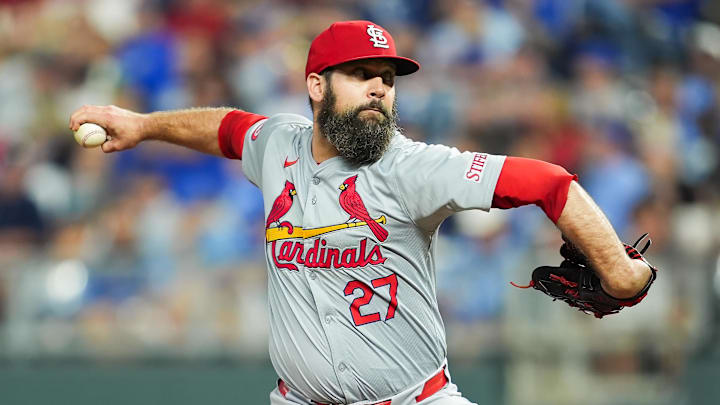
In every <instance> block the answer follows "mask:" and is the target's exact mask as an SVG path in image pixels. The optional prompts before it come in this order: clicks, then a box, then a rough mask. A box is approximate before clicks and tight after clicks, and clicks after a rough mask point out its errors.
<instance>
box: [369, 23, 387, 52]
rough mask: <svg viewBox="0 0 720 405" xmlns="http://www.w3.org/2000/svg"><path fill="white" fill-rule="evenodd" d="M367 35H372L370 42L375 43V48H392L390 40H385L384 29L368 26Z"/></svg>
mask: <svg viewBox="0 0 720 405" xmlns="http://www.w3.org/2000/svg"><path fill="white" fill-rule="evenodd" d="M367 33H368V35H370V42H372V43H373V46H374V47H375V48H386V49H387V48H390V45H388V40H387V38H385V35H384V34H383V30H382V29H380V28H378V27H376V26H374V25H373V24H368V28H367Z"/></svg>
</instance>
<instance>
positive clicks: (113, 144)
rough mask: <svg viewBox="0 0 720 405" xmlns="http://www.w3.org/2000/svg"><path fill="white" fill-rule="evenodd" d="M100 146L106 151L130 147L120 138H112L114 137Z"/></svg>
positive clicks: (116, 150) (110, 151)
mask: <svg viewBox="0 0 720 405" xmlns="http://www.w3.org/2000/svg"><path fill="white" fill-rule="evenodd" d="M100 147H101V148H102V151H103V152H105V153H112V152H119V151H121V150H125V149H128V147H127V146H125V145H123V144H122V142H121V141H120V140H119V139H112V138H110V139H108V140H107V141H105V143H103V144H102V145H100Z"/></svg>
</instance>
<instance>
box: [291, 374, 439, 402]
mask: <svg viewBox="0 0 720 405" xmlns="http://www.w3.org/2000/svg"><path fill="white" fill-rule="evenodd" d="M447 383H448V379H447V377H446V376H445V368H443V369H442V370H440V371H439V372H438V373H437V374H435V375H434V376H432V377H430V379H429V380H427V381H426V382H425V385H423V389H422V391H421V392H420V394H419V395H418V396H416V397H415V402H420V401H422V400H424V399H426V398H429V397H431V396H432V395H433V394H435V393H436V392H438V391H440V390H441V389H443V387H445V385H447ZM278 391H280V394H282V396H283V397H287V394H288V393H289V392H290V388H288V386H287V384H285V381H283V380H282V379H278ZM310 403H312V404H316V405H331V404H327V403H325V402H317V401H312V400H310ZM391 404H392V400H385V401H380V402H375V403H372V404H370V405H391Z"/></svg>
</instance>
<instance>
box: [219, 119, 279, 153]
mask: <svg viewBox="0 0 720 405" xmlns="http://www.w3.org/2000/svg"><path fill="white" fill-rule="evenodd" d="M266 118H267V117H266V116H264V115H259V114H253V113H249V112H246V111H240V110H235V111H230V112H229V113H227V114H226V115H225V117H223V119H222V122H220V128H218V144H219V145H220V151H222V154H223V155H225V157H227V158H229V159H242V151H243V145H244V143H245V134H246V133H247V131H248V129H250V127H251V126H253V124H255V123H256V122H258V121H260V120H263V119H266Z"/></svg>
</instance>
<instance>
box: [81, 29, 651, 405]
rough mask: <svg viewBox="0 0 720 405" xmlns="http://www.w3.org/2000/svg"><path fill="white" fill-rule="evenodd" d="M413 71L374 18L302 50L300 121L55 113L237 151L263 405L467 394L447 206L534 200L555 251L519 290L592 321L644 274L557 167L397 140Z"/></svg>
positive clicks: (236, 114)
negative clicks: (266, 385)
mask: <svg viewBox="0 0 720 405" xmlns="http://www.w3.org/2000/svg"><path fill="white" fill-rule="evenodd" d="M419 68H420V65H419V64H418V63H417V62H415V61H414V60H412V59H409V58H405V57H401V56H398V55H397V54H396V50H395V43H394V41H393V38H392V36H391V35H390V34H389V33H388V32H387V31H386V30H385V29H384V28H382V27H381V26H379V25H377V24H375V23H373V22H370V21H345V22H338V23H335V24H333V25H331V26H330V27H329V28H327V29H326V30H325V31H323V32H322V33H320V34H319V35H318V36H317V37H316V38H315V39H314V41H313V42H312V44H311V47H310V51H309V55H308V59H307V66H306V70H305V79H306V83H307V91H308V95H309V98H310V104H311V107H312V111H313V120H312V121H310V120H307V119H306V118H303V117H302V116H298V115H294V114H278V115H275V116H271V117H265V116H262V115H258V114H253V113H250V112H245V111H241V110H234V109H229V108H216V109H192V110H185V111H173V112H155V113H151V114H139V113H135V112H132V111H128V110H123V109H120V108H117V107H114V106H84V107H82V108H80V109H79V110H77V111H76V112H75V113H74V114H72V117H71V118H70V128H71V129H73V130H75V129H77V128H78V127H79V126H80V125H81V124H82V123H85V122H93V123H96V124H99V125H101V126H102V127H104V128H106V129H107V131H108V133H109V134H110V135H111V137H112V139H111V140H109V141H107V142H106V143H104V144H103V145H102V150H103V151H104V152H106V153H110V152H115V151H120V150H125V149H128V148H132V147H134V146H135V145H137V144H138V143H140V142H142V141H144V140H148V139H155V140H161V141H166V142H170V143H173V144H177V145H181V146H185V147H188V148H192V149H195V150H198V151H201V152H205V153H210V154H215V155H219V156H224V157H227V158H230V159H239V160H242V169H243V171H244V173H245V175H246V176H247V178H248V179H249V180H250V181H251V182H253V183H254V184H255V185H256V186H257V187H259V188H260V190H262V193H263V197H264V202H265V215H266V221H265V229H264V232H265V242H266V243H265V257H266V262H267V270H268V296H269V298H268V304H269V307H270V308H269V309H270V311H269V314H270V319H269V322H270V345H269V346H270V347H269V350H270V357H271V360H272V364H273V366H274V368H275V370H276V371H277V374H278V376H279V377H280V378H279V380H278V383H277V387H276V388H275V389H274V390H273V391H272V393H271V394H270V403H271V404H273V405H290V404H368V405H369V404H383V405H388V404H392V405H399V404H416V403H417V404H423V405H429V404H433V405H439V404H448V405H449V404H469V403H470V402H469V401H468V400H467V399H465V398H464V397H463V396H462V395H461V394H460V392H458V389H457V387H456V386H455V385H454V384H453V383H452V381H451V378H450V373H449V370H448V366H447V360H446V354H447V349H446V343H445V331H444V327H443V323H442V319H441V318H440V313H439V311H438V303H437V298H436V294H435V247H436V242H437V229H438V227H439V226H440V224H441V223H442V222H443V220H445V218H447V217H448V216H450V215H452V214H453V213H455V212H458V211H461V210H467V209H482V210H489V209H490V208H492V207H495V208H502V209H507V208H511V207H517V206H520V205H525V204H535V205H537V206H539V207H540V208H541V209H542V210H543V211H544V212H545V214H547V216H548V218H549V219H550V220H551V221H553V222H554V223H555V224H556V225H557V227H558V228H559V230H560V231H561V232H562V234H563V235H564V236H565V237H566V243H565V244H564V245H563V247H562V249H561V253H562V254H563V257H564V258H565V260H564V261H563V262H562V264H561V265H560V266H542V267H539V268H537V269H536V270H535V271H534V272H533V274H532V281H531V282H530V286H532V287H534V288H536V289H538V290H540V291H542V292H545V293H546V294H548V295H550V296H552V297H553V298H560V299H562V300H564V301H566V302H568V303H569V304H570V305H572V306H574V307H577V308H579V309H580V310H583V311H585V312H589V313H592V314H594V315H596V316H598V317H602V316H603V315H606V314H610V313H614V312H617V311H619V310H620V309H621V308H623V307H624V306H631V305H634V304H636V303H638V302H639V301H640V300H641V299H642V298H643V297H644V296H645V294H646V293H647V290H648V288H649V287H650V285H651V284H652V282H653V280H654V279H655V273H656V270H655V269H654V268H653V267H652V266H650V265H649V264H648V263H647V261H645V259H644V258H643V257H642V255H641V252H642V251H644V249H641V251H638V250H637V249H635V247H634V246H627V245H624V244H623V243H622V242H620V240H619V239H618V237H617V235H616V234H615V232H614V230H613V229H612V227H611V225H610V224H609V222H608V221H607V219H606V218H605V216H604V215H603V214H602V212H601V211H600V210H599V209H598V207H597V206H596V205H595V204H594V203H593V201H592V200H591V199H590V197H589V196H588V195H587V194H586V193H585V191H583V189H582V188H581V187H580V185H579V184H578V183H577V177H576V176H574V175H572V174H569V173H568V172H567V171H565V170H564V169H563V168H561V167H559V166H556V165H553V164H550V163H546V162H542V161H538V160H532V159H522V158H514V157H505V156H497V155H491V154H487V153H481V152H475V153H473V152H459V151H458V150H457V149H454V148H450V147H446V146H443V145H427V144H424V143H421V142H413V141H412V140H410V139H408V138H406V137H405V136H403V135H402V134H401V133H400V131H399V129H398V127H397V106H396V103H395V99H396V97H395V95H396V86H395V80H396V78H397V77H398V76H403V75H408V74H411V73H413V72H415V71H417V70H418V69H419ZM636 245H637V244H636Z"/></svg>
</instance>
